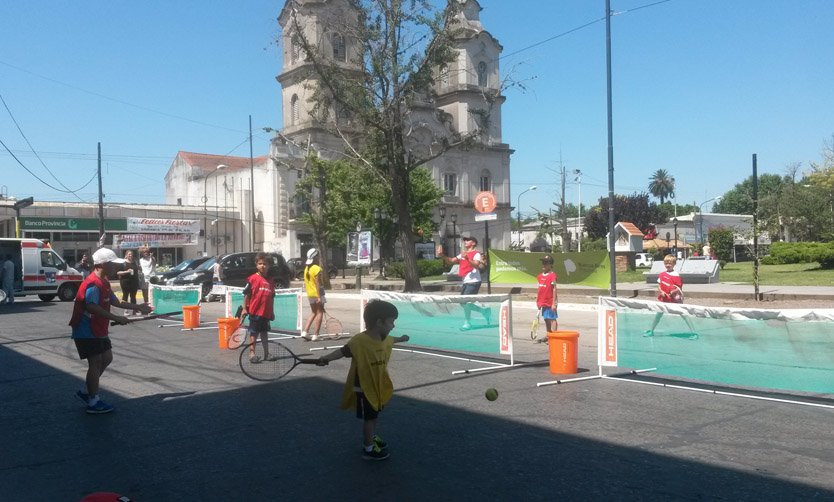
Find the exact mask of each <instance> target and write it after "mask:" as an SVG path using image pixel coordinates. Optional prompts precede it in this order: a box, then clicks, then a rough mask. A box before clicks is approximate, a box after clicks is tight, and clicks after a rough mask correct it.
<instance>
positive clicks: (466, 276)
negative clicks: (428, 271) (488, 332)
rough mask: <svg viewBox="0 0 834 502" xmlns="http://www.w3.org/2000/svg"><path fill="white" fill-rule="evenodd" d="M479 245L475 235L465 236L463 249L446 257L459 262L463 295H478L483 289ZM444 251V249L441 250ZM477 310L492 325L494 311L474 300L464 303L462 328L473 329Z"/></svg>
mask: <svg viewBox="0 0 834 502" xmlns="http://www.w3.org/2000/svg"><path fill="white" fill-rule="evenodd" d="M477 246H478V239H476V238H475V237H471V236H470V237H464V238H463V250H462V251H461V252H460V254H459V255H457V256H455V257H454V258H446V261H448V262H450V263H457V264H458V275H459V276H460V278H461V287H460V294H461V295H477V294H478V291H480V290H481V282H482V279H481V270H480V267H481V260H482V259H483V258H482V257H481V252H480V251H478V250H477V249H476V247H477ZM441 251H442V250H441ZM473 310H476V311H478V312H479V313H480V314H481V315H483V316H484V321H485V323H486V325H487V326H489V325H490V321H491V317H492V311H491V310H490V309H489V308H488V307H483V306H480V305H476V304H475V303H474V302H469V303H464V304H463V315H464V317H465V319H466V320H465V321H464V323H463V326H461V328H460V329H462V330H469V329H472V324H471V318H472V311H473Z"/></svg>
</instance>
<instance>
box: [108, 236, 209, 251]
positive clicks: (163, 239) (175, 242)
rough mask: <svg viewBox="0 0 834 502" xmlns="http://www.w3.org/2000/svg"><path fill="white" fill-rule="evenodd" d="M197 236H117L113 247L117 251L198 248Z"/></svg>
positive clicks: (114, 238)
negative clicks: (145, 248)
mask: <svg viewBox="0 0 834 502" xmlns="http://www.w3.org/2000/svg"><path fill="white" fill-rule="evenodd" d="M197 240H198V239H197V234H116V235H114V236H113V247H114V248H116V249H139V248H143V247H145V246H148V247H152V248H160V247H174V246H196V245H197Z"/></svg>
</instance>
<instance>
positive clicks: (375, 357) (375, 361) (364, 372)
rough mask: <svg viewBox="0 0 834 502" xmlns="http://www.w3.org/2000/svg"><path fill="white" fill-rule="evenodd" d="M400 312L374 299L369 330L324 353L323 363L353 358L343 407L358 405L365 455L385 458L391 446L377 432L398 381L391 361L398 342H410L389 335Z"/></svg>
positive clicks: (405, 337)
mask: <svg viewBox="0 0 834 502" xmlns="http://www.w3.org/2000/svg"><path fill="white" fill-rule="evenodd" d="M398 315H399V313H398V312H397V307H395V306H394V305H393V304H391V303H388V302H385V301H381V300H372V301H370V302H368V305H367V306H366V307H365V312H364V314H363V317H364V320H365V331H363V332H361V333H359V334H358V335H354V336H353V338H351V339H350V340H349V341H348V342H347V343H346V344H345V345H344V346H343V347H341V348H339V349H337V350H334V351H333V352H331V353H329V354H327V355H325V356H322V357H321V358H320V363H319V364H322V365H325V364H327V363H329V362H330V361H335V360H336V359H341V358H342V357H349V358H351V362H350V370H349V371H348V376H347V380H346V381H345V388H344V391H343V393H342V408H343V409H349V408H351V407H355V408H356V417H357V418H361V419H362V420H363V423H362V433H363V442H362V458H364V459H365V460H385V459H386V458H388V445H387V444H386V443H385V441H383V440H382V438H380V437H379V436H378V435H377V434H376V421H377V417H378V416H379V413H380V412H381V411H382V408H383V406H385V404H386V403H388V400H389V399H391V396H392V395H393V394H394V384H393V383H392V382H391V377H389V376H388V360H389V359H391V351H392V349H393V347H394V344H395V343H399V342H407V341H408V339H409V338H408V335H403V336H394V337H391V336H388V335H389V333H391V330H393V329H394V321H395V320H396V319H397V316H398Z"/></svg>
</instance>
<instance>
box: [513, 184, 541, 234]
mask: <svg viewBox="0 0 834 502" xmlns="http://www.w3.org/2000/svg"><path fill="white" fill-rule="evenodd" d="M536 188H538V187H537V186H536V185H533V186H531V187H530V188H528V189H527V190H524V191H523V192H521V193H520V194H518V204H516V213H515V215H516V219H517V220H518V243H519V245H521V234H522V232H521V230H522V229H521V196H522V195H524V194H526V193H527V192H529V191H531V190H535V189H536Z"/></svg>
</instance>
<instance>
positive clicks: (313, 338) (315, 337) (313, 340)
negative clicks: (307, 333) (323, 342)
mask: <svg viewBox="0 0 834 502" xmlns="http://www.w3.org/2000/svg"><path fill="white" fill-rule="evenodd" d="M310 341H311V342H317V341H319V335H313V336H311V337H310Z"/></svg>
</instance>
